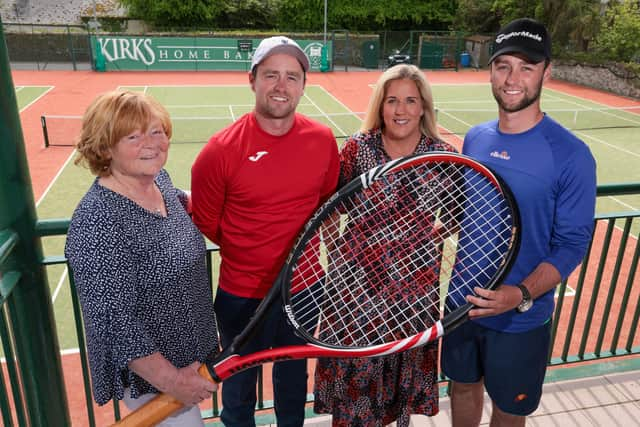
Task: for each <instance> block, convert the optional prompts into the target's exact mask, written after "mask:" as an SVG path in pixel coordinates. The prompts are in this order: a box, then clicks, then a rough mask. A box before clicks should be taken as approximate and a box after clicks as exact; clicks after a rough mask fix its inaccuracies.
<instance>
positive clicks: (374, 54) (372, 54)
mask: <svg viewBox="0 0 640 427" xmlns="http://www.w3.org/2000/svg"><path fill="white" fill-rule="evenodd" d="M379 56H380V42H378V41H377V40H369V41H366V42H364V43H362V66H363V67H364V68H378V57H379Z"/></svg>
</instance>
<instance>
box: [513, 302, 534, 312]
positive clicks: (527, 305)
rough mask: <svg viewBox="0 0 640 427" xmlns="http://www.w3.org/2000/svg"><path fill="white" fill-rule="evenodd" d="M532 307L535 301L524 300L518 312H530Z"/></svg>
mask: <svg viewBox="0 0 640 427" xmlns="http://www.w3.org/2000/svg"><path fill="white" fill-rule="evenodd" d="M531 306H533V300H531V299H524V300H522V302H521V303H520V305H519V306H518V308H517V310H518V311H519V312H520V313H524V312H525V311H527V310H529V309H530V308H531Z"/></svg>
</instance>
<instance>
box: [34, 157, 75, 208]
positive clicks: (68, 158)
mask: <svg viewBox="0 0 640 427" xmlns="http://www.w3.org/2000/svg"><path fill="white" fill-rule="evenodd" d="M75 154H76V150H75V149H74V150H73V151H72V152H71V154H69V157H67V160H66V161H65V162H64V164H63V165H62V167H61V168H60V169H59V170H58V173H56V176H54V177H53V179H52V180H51V182H50V183H49V185H48V186H47V188H46V189H45V190H44V191H43V192H42V195H41V196H40V198H39V199H38V201H37V202H36V208H37V207H38V206H39V205H40V202H42V201H43V200H44V198H45V197H46V195H47V194H48V193H49V191H50V190H51V187H53V184H54V183H55V182H56V181H57V180H58V178H59V177H60V175H61V174H62V171H63V170H64V169H65V168H66V167H67V165H68V164H69V162H70V161H71V159H72V158H73V157H74V156H75Z"/></svg>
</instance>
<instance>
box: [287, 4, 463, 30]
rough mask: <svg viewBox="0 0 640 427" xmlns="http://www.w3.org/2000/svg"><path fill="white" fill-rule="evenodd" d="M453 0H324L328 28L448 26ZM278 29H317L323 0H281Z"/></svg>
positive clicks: (359, 28)
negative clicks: (325, 1)
mask: <svg viewBox="0 0 640 427" xmlns="http://www.w3.org/2000/svg"><path fill="white" fill-rule="evenodd" d="M456 5H457V3H456V0H422V1H414V0H327V6H328V7H327V9H328V17H327V21H328V26H329V28H330V29H339V28H346V29H348V30H350V31H359V30H371V29H374V30H409V29H427V28H428V29H432V30H443V29H448V28H449V27H450V26H451V23H452V22H453V18H454V16H455V11H456ZM278 16H279V21H278V26H279V28H280V29H281V30H288V31H294V30H302V31H319V30H321V29H322V26H323V22H324V0H285V1H281V2H280V6H279V12H278Z"/></svg>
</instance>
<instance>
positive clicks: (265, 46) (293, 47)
mask: <svg viewBox="0 0 640 427" xmlns="http://www.w3.org/2000/svg"><path fill="white" fill-rule="evenodd" d="M276 53H286V54H288V55H291V56H293V57H294V58H296V59H297V60H298V62H299V63H300V65H302V68H303V69H304V71H309V58H307V55H306V54H305V53H304V51H303V50H302V48H300V46H299V45H298V43H296V42H294V41H293V40H291V39H290V38H288V37H285V36H275V37H269V38H268V39H264V40H262V41H261V42H260V44H259V45H258V48H257V49H256V51H255V52H254V53H253V58H252V59H251V71H252V72H253V70H254V68H256V67H257V66H258V65H259V64H260V63H261V62H262V61H264V60H265V59H267V58H268V57H269V56H271V55H275V54H276Z"/></svg>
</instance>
